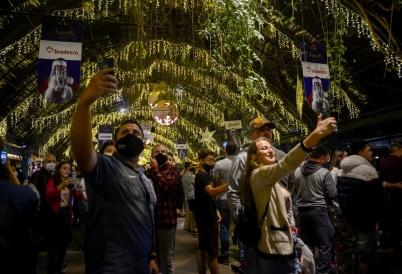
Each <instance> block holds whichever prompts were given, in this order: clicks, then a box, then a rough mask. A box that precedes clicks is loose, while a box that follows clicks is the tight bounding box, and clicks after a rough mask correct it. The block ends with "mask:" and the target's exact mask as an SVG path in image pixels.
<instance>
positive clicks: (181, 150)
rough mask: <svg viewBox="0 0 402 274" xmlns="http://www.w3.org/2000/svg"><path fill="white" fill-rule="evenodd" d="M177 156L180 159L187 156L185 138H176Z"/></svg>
mask: <svg viewBox="0 0 402 274" xmlns="http://www.w3.org/2000/svg"><path fill="white" fill-rule="evenodd" d="M177 156H179V158H180V159H181V160H183V159H184V158H186V156H187V144H186V138H178V139H177Z"/></svg>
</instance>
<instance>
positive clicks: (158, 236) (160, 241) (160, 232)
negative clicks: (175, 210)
mask: <svg viewBox="0 0 402 274" xmlns="http://www.w3.org/2000/svg"><path fill="white" fill-rule="evenodd" d="M175 236H176V227H172V228H163V229H162V228H157V229H156V230H155V241H156V242H155V246H156V250H155V251H156V254H157V256H158V261H159V262H160V264H161V269H160V270H159V272H162V273H163V274H173V273H174V268H173V252H174V243H175Z"/></svg>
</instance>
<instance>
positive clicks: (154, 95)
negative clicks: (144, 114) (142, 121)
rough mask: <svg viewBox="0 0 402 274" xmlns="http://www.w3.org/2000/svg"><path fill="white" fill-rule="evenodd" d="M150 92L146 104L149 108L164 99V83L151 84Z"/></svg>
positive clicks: (165, 86)
mask: <svg viewBox="0 0 402 274" xmlns="http://www.w3.org/2000/svg"><path fill="white" fill-rule="evenodd" d="M151 86H152V91H151V93H150V94H149V96H148V104H149V106H150V107H153V106H154V105H155V104H156V102H158V101H160V100H163V99H165V94H166V88H167V85H166V82H165V81H162V82H160V83H159V84H158V83H152V84H151Z"/></svg>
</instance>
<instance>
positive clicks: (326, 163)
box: [322, 162, 331, 169]
mask: <svg viewBox="0 0 402 274" xmlns="http://www.w3.org/2000/svg"><path fill="white" fill-rule="evenodd" d="M322 166H323V167H324V168H326V169H329V167H330V166H331V165H330V163H329V162H325V164H323V165H322Z"/></svg>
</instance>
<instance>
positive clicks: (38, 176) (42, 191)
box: [29, 167, 53, 210]
mask: <svg viewBox="0 0 402 274" xmlns="http://www.w3.org/2000/svg"><path fill="white" fill-rule="evenodd" d="M50 179H53V175H52V174H50V172H49V171H47V170H46V169H45V168H44V167H41V168H40V170H38V171H36V172H35V173H34V174H32V176H31V177H30V178H29V183H30V184H33V185H35V187H36V189H37V190H38V191H39V195H40V207H41V209H45V210H51V208H50V206H49V203H48V202H47V200H46V187H47V183H48V182H49V180H50Z"/></svg>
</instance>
